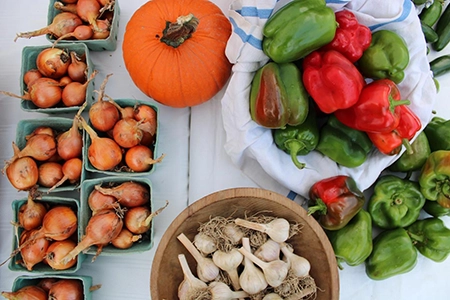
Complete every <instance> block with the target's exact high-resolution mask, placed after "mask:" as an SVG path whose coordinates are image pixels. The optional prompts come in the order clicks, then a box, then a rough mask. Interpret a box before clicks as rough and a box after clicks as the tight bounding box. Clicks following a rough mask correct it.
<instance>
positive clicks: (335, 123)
mask: <svg viewBox="0 0 450 300" xmlns="http://www.w3.org/2000/svg"><path fill="white" fill-rule="evenodd" d="M263 35H264V37H263V43H262V48H263V51H264V53H265V54H266V55H267V56H268V57H269V58H270V60H269V62H268V63H267V64H265V65H264V66H262V67H261V68H260V69H259V70H257V72H256V73H255V75H254V78H253V81H252V84H251V90H250V115H251V118H252V120H253V121H254V122H256V123H257V124H258V125H260V126H263V127H266V128H270V129H272V130H273V132H274V141H275V144H276V145H277V146H278V148H280V149H281V150H283V151H285V152H287V153H288V154H289V155H290V156H291V157H292V161H293V163H294V164H295V165H296V166H297V167H298V168H299V169H303V168H305V164H304V163H303V162H301V161H300V160H299V158H298V156H303V155H307V154H308V153H309V152H311V151H315V150H316V151H319V152H320V153H322V154H323V155H324V156H327V157H329V158H330V159H331V160H333V161H335V162H336V163H337V164H339V165H341V166H344V167H349V168H353V167H358V166H360V165H361V164H363V163H364V161H365V160H366V158H367V154H368V153H369V152H370V151H372V148H374V147H375V148H376V149H378V150H379V151H380V152H381V153H383V154H385V155H397V154H398V153H399V152H400V150H401V149H402V146H404V147H406V150H407V151H408V152H409V153H412V152H413V150H412V148H411V143H410V141H411V140H412V139H413V138H414V137H415V136H416V134H417V133H418V132H419V131H420V129H421V128H422V124H421V122H420V119H419V118H418V117H417V116H416V115H415V114H414V112H413V111H412V110H410V109H409V108H408V104H410V102H409V100H406V99H402V97H401V95H400V91H399V89H398V86H397V84H398V83H400V82H401V81H402V80H403V78H404V70H405V68H406V67H407V66H408V63H409V52H408V47H407V45H406V44H405V42H404V40H403V39H402V37H401V36H399V35H398V34H396V33H395V32H393V31H389V30H377V31H375V32H372V31H371V30H370V29H369V28H368V27H367V26H365V25H363V24H361V23H359V21H358V19H357V18H356V16H355V15H354V14H353V13H352V12H351V11H349V10H345V9H344V10H341V11H337V12H334V11H333V10H332V9H331V8H329V7H328V6H327V5H326V2H325V0H294V1H291V2H289V3H288V4H286V5H284V6H283V7H282V8H281V9H279V10H278V11H276V12H275V13H274V14H273V15H272V16H270V18H269V19H268V21H267V22H266V24H265V25H264V28H263ZM312 110H315V113H314V114H315V115H316V117H315V118H316V120H311V119H310V118H307V117H308V115H310V111H312ZM327 119H329V121H327ZM303 123H305V124H303ZM311 128H314V130H311ZM316 128H318V130H316ZM283 131H285V133H283ZM294 131H295V132H296V134H295V135H294V134H293V132H294ZM330 132H332V134H330ZM335 132H339V133H340V134H338V135H333V133H335ZM287 139H288V140H289V142H286V140H287ZM317 141H319V142H317ZM329 149H335V150H333V151H330V150H329ZM353 157H355V158H354V159H353Z"/></svg>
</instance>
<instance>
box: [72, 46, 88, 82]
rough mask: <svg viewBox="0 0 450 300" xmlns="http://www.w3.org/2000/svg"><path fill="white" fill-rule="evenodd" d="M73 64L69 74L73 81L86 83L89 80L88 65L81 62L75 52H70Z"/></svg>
mask: <svg viewBox="0 0 450 300" xmlns="http://www.w3.org/2000/svg"><path fill="white" fill-rule="evenodd" d="M70 58H71V63H70V65H69V67H68V68H67V74H68V75H69V77H70V78H71V79H72V80H73V81H77V82H81V83H84V82H85V81H86V80H87V69H88V67H87V64H86V62H84V61H83V60H81V59H80V58H79V57H78V55H77V53H76V52H75V51H72V52H70Z"/></svg>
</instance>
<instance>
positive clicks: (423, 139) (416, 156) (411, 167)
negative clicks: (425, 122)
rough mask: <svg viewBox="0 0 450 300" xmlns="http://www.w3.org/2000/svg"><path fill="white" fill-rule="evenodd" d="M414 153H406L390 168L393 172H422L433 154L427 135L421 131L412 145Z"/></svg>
mask: <svg viewBox="0 0 450 300" xmlns="http://www.w3.org/2000/svg"><path fill="white" fill-rule="evenodd" d="M411 151H412V153H408V151H405V152H403V153H402V155H401V156H400V158H399V159H397V160H396V161H395V162H394V163H393V164H392V165H390V166H389V170H390V171H392V172H408V173H410V172H413V171H417V170H420V169H421V168H422V166H423V164H424V163H425V161H426V160H427V158H428V156H429V155H430V153H431V150H430V144H429V143H428V138H427V135H426V134H425V132H424V131H421V132H420V133H419V134H418V135H417V138H416V139H415V140H414V141H413V142H412V143H411Z"/></svg>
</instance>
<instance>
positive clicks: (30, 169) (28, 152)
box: [4, 107, 84, 192]
mask: <svg viewBox="0 0 450 300" xmlns="http://www.w3.org/2000/svg"><path fill="white" fill-rule="evenodd" d="M83 108H84V107H82V108H81V109H80V110H79V111H78V113H77V115H76V116H75V117H74V119H73V123H72V126H71V127H70V128H68V129H61V128H59V129H55V128H53V127H51V125H49V126H38V127H36V128H35V129H34V130H33V132H31V133H30V134H28V135H27V136H25V141H24V147H23V148H22V149H21V150H20V149H19V147H18V146H17V145H16V144H15V143H14V142H13V151H14V155H13V157H12V158H11V159H10V160H9V161H8V162H7V163H6V166H5V169H4V173H6V175H7V177H8V179H9V181H10V182H11V184H12V185H13V186H14V187H15V188H16V189H18V190H29V189H31V188H33V187H34V186H36V185H37V186H40V187H42V188H48V192H51V191H53V190H54V189H55V188H57V187H59V186H61V185H65V186H68V185H77V184H79V183H80V180H81V173H82V148H83V137H82V131H81V128H80V127H81V125H80V124H79V118H78V116H79V115H80V114H81V112H82V110H83Z"/></svg>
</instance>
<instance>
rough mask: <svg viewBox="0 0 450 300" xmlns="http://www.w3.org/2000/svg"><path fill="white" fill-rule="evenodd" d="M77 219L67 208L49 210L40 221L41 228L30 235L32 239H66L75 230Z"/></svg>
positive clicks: (59, 207) (58, 207) (60, 207)
mask: <svg viewBox="0 0 450 300" xmlns="http://www.w3.org/2000/svg"><path fill="white" fill-rule="evenodd" d="M77 225H78V218H77V215H76V214H75V212H74V211H73V210H72V209H71V208H70V207H68V206H65V205H59V206H55V207H53V208H51V209H50V210H49V211H48V212H47V213H46V214H45V216H44V219H43V220H42V227H41V228H40V229H39V230H38V231H37V232H36V233H35V234H33V235H32V238H33V239H36V238H41V237H46V238H49V239H52V240H55V241H62V240H66V239H68V238H69V237H70V236H71V235H72V234H73V233H74V232H75V231H76V230H77Z"/></svg>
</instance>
